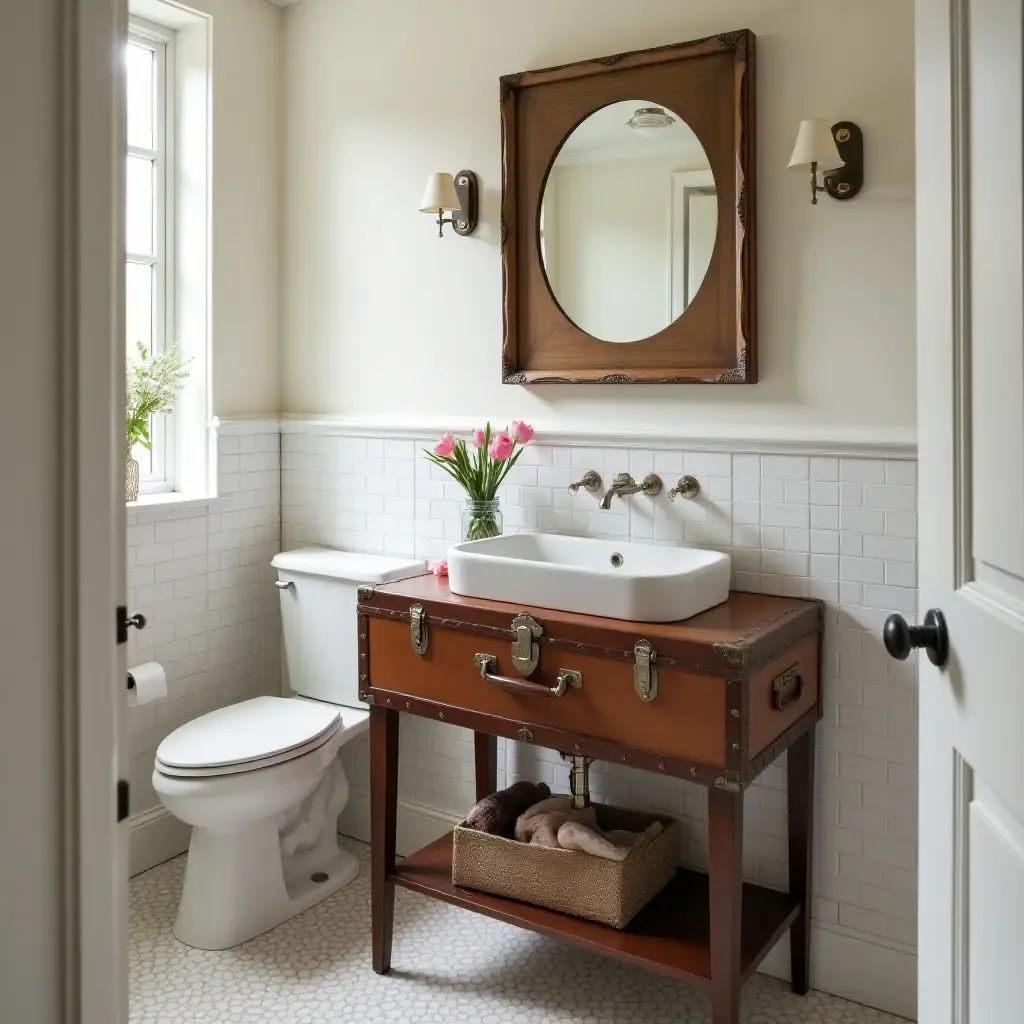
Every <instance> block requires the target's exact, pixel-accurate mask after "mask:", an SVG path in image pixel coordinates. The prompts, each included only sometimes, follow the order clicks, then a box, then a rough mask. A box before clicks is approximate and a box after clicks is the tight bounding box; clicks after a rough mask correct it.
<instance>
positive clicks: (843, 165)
mask: <svg viewBox="0 0 1024 1024" xmlns="http://www.w3.org/2000/svg"><path fill="white" fill-rule="evenodd" d="M802 167H809V168H810V169H811V202H812V203H817V201H818V193H819V192H827V193H828V194H829V195H830V196H831V197H832V198H833V199H852V198H853V197H854V196H855V195H856V194H857V193H858V192H859V191H860V190H861V186H863V184H864V136H863V134H862V133H861V130H860V128H858V127H857V125H855V124H854V123H853V122H852V121H837V122H836V123H835V124H833V125H829V123H828V121H826V120H824V119H823V118H816V119H815V120H813V121H801V122H800V130H799V131H798V132H797V136H796V145H795V146H794V147H793V155H792V156H791V157H790V159H789V168H790V170H793V169H799V168H802ZM819 167H820V168H821V170H822V172H823V173H824V175H825V184H824V185H819V184H818V168H819Z"/></svg>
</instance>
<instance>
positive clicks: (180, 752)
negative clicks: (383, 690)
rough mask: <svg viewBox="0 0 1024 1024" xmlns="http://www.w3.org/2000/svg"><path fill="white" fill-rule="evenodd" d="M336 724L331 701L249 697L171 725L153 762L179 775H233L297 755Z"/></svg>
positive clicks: (165, 772)
mask: <svg viewBox="0 0 1024 1024" xmlns="http://www.w3.org/2000/svg"><path fill="white" fill-rule="evenodd" d="M341 729H342V718H341V713H340V710H339V709H338V708H337V707H336V706H333V705H329V704H321V703H317V702H314V701H296V700H291V699H288V698H286V697H254V698H252V699H251V700H246V701H242V702H241V703H239V704H230V705H228V706H227V707H224V708H219V709H218V710H216V711H211V712H209V713H208V714H205V715H202V716H200V717H199V718H197V719H194V720H193V721H191V722H187V723H186V724H185V725H183V726H181V727H179V728H178V729H175V730H174V732H172V733H171V734H170V735H169V736H167V737H166V738H165V739H164V740H163V742H162V743H161V744H160V746H159V747H158V748H157V751H156V765H155V767H156V770H157V771H158V772H160V774H162V775H169V776H176V777H179V778H210V777H212V776H218V775H236V774H238V773H240V772H250V771H255V770H256V769H258V768H266V767H269V766H271V765H275V764H281V763H282V762H284V761H291V760H293V759H295V758H298V757H301V756H302V755H303V754H307V753H310V752H311V751H314V750H316V749H317V748H318V747H321V746H323V745H324V744H325V743H328V742H329V741H330V740H331V739H332V737H334V736H335V735H337V733H338V732H339V731H340V730H341Z"/></svg>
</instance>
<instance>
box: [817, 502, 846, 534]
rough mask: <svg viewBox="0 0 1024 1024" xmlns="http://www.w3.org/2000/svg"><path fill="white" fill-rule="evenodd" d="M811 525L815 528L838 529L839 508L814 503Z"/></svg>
mask: <svg viewBox="0 0 1024 1024" xmlns="http://www.w3.org/2000/svg"><path fill="white" fill-rule="evenodd" d="M811 527H812V528H813V529H815V530H838V529H839V509H838V508H830V507H827V506H817V505H812V506H811Z"/></svg>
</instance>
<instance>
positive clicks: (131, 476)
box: [124, 448, 139, 501]
mask: <svg viewBox="0 0 1024 1024" xmlns="http://www.w3.org/2000/svg"><path fill="white" fill-rule="evenodd" d="M138 497H139V464H138V462H136V461H135V459H133V458H132V450H131V448H129V449H127V450H126V451H125V453H124V500H125V501H137V500H138Z"/></svg>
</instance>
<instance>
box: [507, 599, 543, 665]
mask: <svg viewBox="0 0 1024 1024" xmlns="http://www.w3.org/2000/svg"><path fill="white" fill-rule="evenodd" d="M543 632H544V627H543V626H542V625H541V624H540V623H539V622H538V621H537V620H536V619H535V618H534V617H533V616H532V615H527V614H526V612H520V613H519V614H518V615H517V616H516V617H515V618H514V619H513V620H512V636H513V640H512V664H513V665H515V667H516V668H517V669H519V671H520V672H521V673H522V674H523V675H524V676H526V677H527V678H529V676H530V675H531V674H532V673H533V670H534V669H535V668H536V667H537V662H539V661H540V646H539V645H538V644H536V643H534V637H538V636H540V635H541V634H542V633H543Z"/></svg>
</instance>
